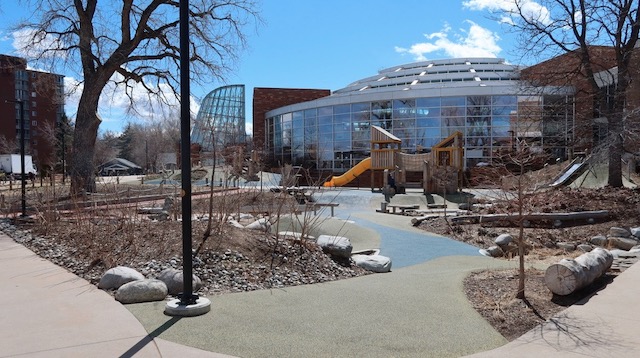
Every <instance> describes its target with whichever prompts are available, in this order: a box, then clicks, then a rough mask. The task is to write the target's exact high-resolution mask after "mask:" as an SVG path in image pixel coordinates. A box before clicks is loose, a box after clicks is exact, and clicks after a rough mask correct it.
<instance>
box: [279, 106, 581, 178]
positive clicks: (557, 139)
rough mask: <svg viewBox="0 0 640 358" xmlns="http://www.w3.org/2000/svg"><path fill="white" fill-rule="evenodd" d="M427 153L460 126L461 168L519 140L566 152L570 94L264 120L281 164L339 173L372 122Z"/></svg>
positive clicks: (360, 149)
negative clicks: (463, 159) (462, 143)
mask: <svg viewBox="0 0 640 358" xmlns="http://www.w3.org/2000/svg"><path fill="white" fill-rule="evenodd" d="M372 125H376V126H379V127H382V128H384V129H386V130H388V131H389V132H391V133H392V134H394V135H395V136H397V137H398V138H400V139H401V140H402V150H403V151H404V152H406V153H411V154H414V153H425V152H429V151H430V150H431V147H433V146H434V145H435V144H437V143H438V142H440V141H442V140H443V139H444V138H446V137H448V136H450V135H451V134H453V133H455V132H457V131H459V132H461V133H463V135H464V145H465V158H466V166H467V167H471V166H476V165H483V164H485V163H490V162H491V160H492V158H494V157H496V156H498V155H500V154H501V153H502V152H505V151H509V150H512V149H515V144H516V143H517V142H518V140H525V141H527V142H528V143H530V145H532V146H534V147H535V146H539V147H540V148H541V149H540V150H542V149H545V150H547V151H548V152H549V154H551V155H552V156H554V157H557V158H565V157H566V156H567V154H568V153H567V147H568V146H570V145H571V143H572V138H573V131H572V128H573V103H572V98H571V97H570V96H569V97H568V96H491V95H478V96H459V97H442V98H440V97H437V98H410V99H396V100H384V101H375V102H364V103H352V104H345V105H336V106H327V107H319V108H313V109H307V110H304V111H299V112H292V113H286V114H283V115H279V116H275V117H272V118H268V119H267V125H266V128H267V147H268V148H267V149H268V150H269V152H270V153H272V154H273V158H274V159H276V161H277V162H279V163H280V164H284V163H291V164H293V165H302V166H304V167H306V168H314V169H315V168H319V169H326V170H333V171H335V172H344V171H346V170H348V169H349V168H351V167H353V166H354V165H356V164H357V163H358V162H359V161H360V160H362V159H364V158H366V157H368V156H369V155H370V137H371V126H372Z"/></svg>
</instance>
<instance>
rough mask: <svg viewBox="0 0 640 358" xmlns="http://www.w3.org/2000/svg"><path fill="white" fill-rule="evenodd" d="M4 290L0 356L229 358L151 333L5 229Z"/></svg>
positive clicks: (0, 266) (0, 240)
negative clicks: (21, 242) (9, 235)
mask: <svg viewBox="0 0 640 358" xmlns="http://www.w3.org/2000/svg"><path fill="white" fill-rule="evenodd" d="M0 291H1V292H2V295H0V306H2V307H3V309H2V314H1V315H0V347H1V349H0V357H17V356H19V357H132V356H135V357H194V358H195V357H226V356H224V355H219V354H215V353H211V352H206V351H202V350H198V349H195V348H191V347H186V346H182V345H179V344H176V343H173V342H169V341H165V340H162V339H158V338H155V336H157V335H158V334H160V333H161V330H162V327H160V328H159V330H158V331H157V332H154V333H153V334H147V332H146V331H145V329H144V327H143V326H142V325H141V324H140V322H138V320H136V318H135V317H134V316H133V315H132V314H131V313H129V311H128V310H127V309H126V308H125V307H124V306H123V305H121V304H120V303H119V302H117V301H115V300H114V299H113V297H111V296H110V295H109V294H107V293H105V292H104V291H101V290H99V289H97V288H96V286H95V285H91V284H90V283H89V282H87V281H85V280H83V279H81V278H79V277H77V276H75V275H73V274H71V273H69V272H68V271H66V270H65V269H62V268H61V267H59V266H56V265H54V264H53V263H51V262H49V261H47V260H44V259H41V258H40V257H38V256H37V255H35V254H34V253H33V252H32V251H30V250H28V249H26V248H25V247H24V246H22V245H20V244H18V243H16V242H14V241H13V239H11V238H10V237H8V236H7V235H5V234H2V233H0ZM158 314H159V315H162V311H160V312H158Z"/></svg>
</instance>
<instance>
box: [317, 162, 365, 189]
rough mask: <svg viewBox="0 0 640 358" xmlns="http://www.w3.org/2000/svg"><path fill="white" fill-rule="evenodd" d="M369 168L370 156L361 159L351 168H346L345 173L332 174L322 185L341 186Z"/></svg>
mask: <svg viewBox="0 0 640 358" xmlns="http://www.w3.org/2000/svg"><path fill="white" fill-rule="evenodd" d="M370 168H371V157H369V158H365V159H362V160H361V161H360V163H358V164H356V165H355V166H354V167H353V168H351V169H349V170H347V172H346V173H344V174H342V175H339V176H333V177H331V179H329V181H327V182H325V183H324V186H328V187H331V186H343V185H346V184H347V183H349V182H350V181H352V180H353V179H355V178H356V177H357V176H358V175H360V174H362V173H364V172H365V171H367V169H370Z"/></svg>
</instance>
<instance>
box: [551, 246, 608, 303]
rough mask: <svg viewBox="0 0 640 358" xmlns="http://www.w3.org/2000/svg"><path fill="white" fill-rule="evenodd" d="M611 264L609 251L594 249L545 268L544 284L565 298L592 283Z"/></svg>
mask: <svg viewBox="0 0 640 358" xmlns="http://www.w3.org/2000/svg"><path fill="white" fill-rule="evenodd" d="M612 263H613V255H611V253H610V252H609V250H606V249H603V248H600V247H598V248H595V249H593V250H592V251H590V252H587V253H584V254H582V255H580V256H578V257H576V258H575V260H574V259H562V260H560V262H559V263H557V264H553V265H551V266H549V267H548V268H547V271H546V272H545V274H544V282H545V284H546V285H547V288H549V290H550V291H551V292H553V293H554V294H556V295H560V296H566V295H569V294H571V293H573V292H575V291H577V290H579V289H581V288H583V287H586V286H588V285H590V284H591V283H593V281H595V280H596V279H597V278H598V277H600V276H602V275H603V274H604V273H605V272H607V270H608V269H609V267H611V264H612Z"/></svg>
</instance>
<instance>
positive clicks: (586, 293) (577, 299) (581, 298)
mask: <svg viewBox="0 0 640 358" xmlns="http://www.w3.org/2000/svg"><path fill="white" fill-rule="evenodd" d="M616 277H617V275H611V274H604V275H602V276H600V277H598V278H597V279H596V280H595V281H593V282H592V283H591V284H589V285H588V286H586V287H583V288H581V289H579V290H577V291H575V292H573V293H571V294H569V295H566V296H560V295H556V294H554V295H553V297H552V298H551V302H553V303H555V304H557V305H560V306H563V307H569V306H572V305H584V304H585V303H587V302H589V300H590V299H591V298H592V297H593V296H595V295H597V294H598V292H600V291H601V290H603V289H604V288H605V287H607V286H608V285H609V284H610V283H612V282H613V280H614V278H616Z"/></svg>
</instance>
